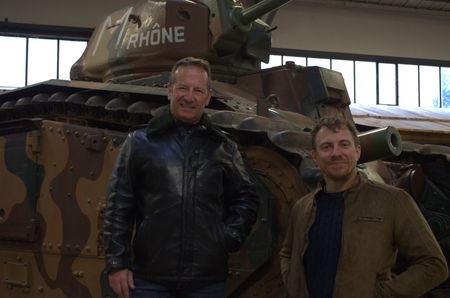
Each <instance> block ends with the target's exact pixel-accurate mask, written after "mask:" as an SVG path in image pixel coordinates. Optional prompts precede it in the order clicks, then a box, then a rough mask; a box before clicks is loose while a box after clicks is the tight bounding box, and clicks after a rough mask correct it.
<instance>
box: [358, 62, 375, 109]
mask: <svg viewBox="0 0 450 298" xmlns="http://www.w3.org/2000/svg"><path fill="white" fill-rule="evenodd" d="M376 77H377V75H376V64H375V62H363V61H355V93H356V100H355V102H356V103H357V104H364V105H376V103H377V100H376V98H377V90H376V88H377V84H376Z"/></svg>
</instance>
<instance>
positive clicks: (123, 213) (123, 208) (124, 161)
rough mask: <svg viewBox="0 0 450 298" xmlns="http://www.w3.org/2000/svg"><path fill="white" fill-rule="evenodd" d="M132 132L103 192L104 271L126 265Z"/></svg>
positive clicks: (130, 213)
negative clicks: (104, 204) (104, 203)
mask: <svg viewBox="0 0 450 298" xmlns="http://www.w3.org/2000/svg"><path fill="white" fill-rule="evenodd" d="M132 136H133V134H129V135H128V137H127V138H126V139H125V142H124V143H123V145H122V148H121V150H120V152H119V154H118V157H117V160H116V163H115V165H114V169H113V172H112V174H111V177H110V180H109V184H108V190H107V194H106V210H105V219H104V226H103V231H104V242H105V261H106V271H107V272H110V271H111V270H114V269H124V268H129V265H130V264H129V259H130V243H131V233H132V229H133V223H134V210H135V199H134V192H133V183H132V181H133V174H132V156H131V154H132V141H133V140H132Z"/></svg>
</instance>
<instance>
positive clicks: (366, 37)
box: [273, 1, 450, 61]
mask: <svg viewBox="0 0 450 298" xmlns="http://www.w3.org/2000/svg"><path fill="white" fill-rule="evenodd" d="M273 25H276V26H278V29H277V30H276V31H275V32H274V34H273V46H275V47H279V48H290V49H303V50H313V51H325V52H339V53H356V54H368V55H379V56H394V57H395V56H396V57H408V58H423V59H436V60H446V61H450V14H448V15H447V16H440V15H424V14H416V13H414V14H413V13H411V12H407V13H405V12H399V11H390V10H377V9H370V10H369V9H367V8H355V7H344V6H337V5H321V4H317V5H314V4H305V3H301V2H296V1H293V2H289V3H288V4H286V5H285V6H283V7H282V9H281V10H280V11H279V12H278V13H277V15H276V18H275V20H274V22H273Z"/></svg>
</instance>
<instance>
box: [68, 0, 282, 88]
mask: <svg viewBox="0 0 450 298" xmlns="http://www.w3.org/2000/svg"><path fill="white" fill-rule="evenodd" d="M288 1H289V0H263V1H260V2H258V3H256V4H254V5H252V6H249V7H247V8H243V7H242V6H238V5H237V4H236V3H235V1H229V0H227V1H223V0H215V1H211V0H209V1H208V0H202V1H188V0H183V1H158V0H153V1H143V2H141V3H140V4H138V5H136V6H130V7H126V8H123V9H121V10H118V11H116V12H114V13H112V14H110V15H108V16H106V17H105V19H104V21H103V22H102V23H101V24H100V25H99V26H98V27H97V29H96V30H95V31H94V33H93V36H92V38H91V40H90V42H89V45H88V47H87V48H86V51H85V52H84V54H83V56H82V57H81V58H80V60H79V61H78V62H77V63H76V64H75V65H74V66H73V68H72V71H71V78H72V79H73V80H92V81H114V82H125V81H130V80H133V79H136V78H141V77H147V76H151V75H153V74H159V73H161V72H163V71H168V70H170V68H171V67H172V65H173V64H174V62H175V61H177V60H178V59H180V58H182V57H185V56H195V57H204V58H205V59H207V60H209V61H210V62H211V67H212V72H213V77H214V78H216V79H220V80H225V81H232V80H234V79H235V76H237V75H242V74H246V73H251V72H254V71H256V70H258V69H259V68H260V63H261V61H263V62H268V60H269V54H270V49H271V33H270V31H271V30H270V28H269V26H268V25H267V24H265V23H264V22H263V21H261V20H260V19H258V18H259V17H261V16H262V15H264V14H266V13H267V12H269V11H271V10H273V9H275V8H277V7H280V6H281V5H283V4H285V3H286V2H288Z"/></svg>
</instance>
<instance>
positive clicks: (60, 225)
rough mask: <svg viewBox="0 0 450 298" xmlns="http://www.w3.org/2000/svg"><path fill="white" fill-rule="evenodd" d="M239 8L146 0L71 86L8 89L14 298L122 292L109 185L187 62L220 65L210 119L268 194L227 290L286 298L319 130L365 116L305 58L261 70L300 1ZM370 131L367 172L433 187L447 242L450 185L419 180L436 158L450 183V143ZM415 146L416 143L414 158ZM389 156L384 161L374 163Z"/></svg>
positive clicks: (0, 291)
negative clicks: (107, 215) (111, 272)
mask: <svg viewBox="0 0 450 298" xmlns="http://www.w3.org/2000/svg"><path fill="white" fill-rule="evenodd" d="M237 2H238V1H213V0H209V1H208V0H202V1H187V0H177V1H175V0H170V1H169V0H168V1H143V2H142V3H141V4H138V5H136V6H130V7H126V8H124V9H122V10H119V11H116V12H114V13H112V14H110V15H108V16H106V18H105V19H104V20H103V22H102V23H100V25H99V26H98V28H97V29H96V30H95V32H94V33H93V35H92V38H91V40H90V42H89V43H88V46H87V48H86V51H85V53H84V54H83V56H82V57H81V58H80V60H79V61H78V62H77V63H76V64H75V65H74V66H73V68H72V72H71V74H72V80H71V81H58V80H51V81H47V82H43V83H39V84H36V85H32V86H28V87H25V88H21V89H17V90H14V91H10V92H7V93H4V94H1V95H0V104H1V106H0V175H1V176H0V177H1V179H0V189H1V190H2V191H1V194H0V264H1V265H0V266H1V270H0V279H1V281H2V283H1V285H0V296H1V297H114V295H113V294H112V293H111V290H110V289H109V287H108V286H107V283H106V279H105V276H104V274H103V273H102V272H103V266H104V251H103V248H104V247H103V242H102V239H103V235H102V223H103V211H104V207H105V192H106V184H107V181H108V178H109V175H110V173H111V171H112V167H113V164H114V161H115V158H116V156H117V154H118V151H119V148H120V145H121V144H122V142H123V140H124V138H125V136H126V134H127V132H128V131H130V130H132V129H134V128H136V127H139V126H140V125H144V124H145V123H147V122H148V120H149V119H150V118H151V117H152V114H153V113H154V111H155V110H156V109H157V108H158V107H160V106H162V105H165V104H167V103H168V101H167V91H166V86H167V82H168V76H169V71H170V68H171V66H172V65H173V63H174V62H175V61H176V60H178V59H179V58H182V57H184V56H187V55H191V56H196V57H203V58H205V59H207V60H209V61H210V62H211V65H212V71H213V85H212V86H213V93H214V94H213V98H212V100H211V103H210V105H209V107H208V108H209V109H208V113H209V114H210V115H211V118H212V120H213V121H214V122H215V123H216V124H217V125H219V126H220V127H222V128H223V130H225V131H226V132H228V133H229V134H230V136H231V137H233V138H235V139H236V140H237V142H238V144H239V146H240V150H241V151H242V152H243V154H244V156H245V158H246V159H247V160H248V161H249V163H250V165H251V166H252V168H253V170H254V172H255V173H256V176H257V177H258V181H257V183H258V191H259V193H260V194H261V197H262V202H261V208H260V211H259V220H258V223H257V224H256V225H255V227H254V229H253V231H252V234H251V236H250V237H249V239H248V241H247V242H246V245H245V247H244V248H243V249H242V250H241V251H239V252H238V253H236V254H233V255H232V257H231V259H230V272H229V280H228V294H229V296H230V297H284V292H283V287H282V284H281V278H280V273H279V264H278V249H279V247H280V244H281V241H282V239H283V237H284V232H285V230H286V225H287V220H288V216H289V210H290V208H291V207H292V205H293V204H294V203H295V201H296V200H297V199H298V198H299V197H300V196H302V195H303V194H305V193H306V192H308V191H309V190H310V189H311V188H313V187H314V186H315V185H316V183H317V179H318V175H319V174H318V171H317V169H316V168H315V166H314V165H313V163H312V161H311V159H310V149H311V147H310V146H311V145H310V137H309V131H310V129H311V127H312V126H313V124H314V122H315V121H316V120H317V119H318V118H319V117H320V116H322V115H325V114H327V113H341V114H342V115H344V116H345V117H347V118H348V119H352V115H351V114H350V110H349V108H348V106H349V104H350V100H349V97H348V94H347V91H346V88H345V84H344V80H343V78H342V75H341V74H340V73H337V72H335V71H331V70H328V69H323V68H319V67H308V68H305V67H301V66H297V65H295V64H293V63H287V64H286V65H284V66H279V67H274V68H271V69H265V70H261V69H260V62H261V61H264V62H267V61H268V58H269V52H270V47H271V43H270V32H271V30H272V29H271V28H270V27H269V25H267V24H266V23H264V22H263V21H261V20H260V19H258V18H259V17H261V16H262V15H263V14H265V13H267V12H269V11H273V9H275V8H277V7H279V6H281V5H282V4H284V3H285V2H287V1H286V0H284V1H279V0H264V1H259V2H257V3H256V4H254V5H250V6H246V8H243V6H242V5H239V3H237ZM248 2H250V1H248ZM247 5H248V3H247ZM358 128H359V129H360V131H361V135H360V136H361V141H362V146H363V154H364V156H363V157H362V159H363V160H362V161H363V162H369V163H365V164H364V165H362V167H365V168H366V171H367V172H369V174H371V175H372V176H373V177H374V178H376V179H384V181H385V182H387V183H392V184H395V183H397V181H409V180H408V179H413V180H414V179H416V180H414V181H419V180H420V179H422V180H420V181H422V182H423V184H422V185H423V187H422V188H421V189H419V190H411V189H409V191H410V192H412V193H414V191H415V192H416V193H414V194H415V195H416V198H417V200H418V201H419V202H422V203H424V206H428V207H427V209H426V210H428V211H432V212H433V214H435V215H436V214H438V216H437V217H436V216H434V217H433V216H430V217H429V218H430V219H431V222H433V223H434V224H435V225H434V231H435V233H436V235H439V238H440V239H444V240H445V239H447V238H446V237H448V236H449V234H448V233H447V232H448V231H449V229H448V225H447V224H446V223H447V222H446V221H445V220H446V218H448V215H449V214H450V208H449V206H448V205H447V204H448V203H447V202H448V201H449V192H448V189H447V190H446V191H445V190H442V191H441V189H442V188H440V187H441V186H442V183H441V184H438V183H434V182H432V180H431V179H428V178H424V177H425V175H423V176H421V177H422V178H420V177H419V175H417V174H415V175H413V174H411V173H412V172H414V173H419V171H420V170H417V169H418V168H417V161H418V160H419V161H424V160H427V161H429V162H430V163H429V164H437V163H442V167H443V168H444V169H446V170H445V171H447V172H445V171H444V173H445V174H446V175H447V177H448V176H450V175H449V173H448V159H449V158H450V157H449V156H450V154H448V153H447V151H445V150H446V149H445V150H444V151H443V152H441V153H439V154H424V153H423V152H421V151H420V150H417V146H412V147H411V146H409V147H408V143H405V142H402V141H401V138H400V135H399V134H398V132H397V131H396V129H395V128H393V127H385V128H381V129H378V130H370V131H366V130H367V128H362V127H358ZM405 144H406V145H407V146H405ZM402 146H403V147H406V148H412V149H410V150H409V151H408V150H406V151H405V150H403V152H402ZM442 157H444V158H442ZM379 159H383V160H385V161H384V162H379V161H375V162H370V161H374V160H379ZM433 159H434V160H433ZM387 160H388V161H389V162H387ZM406 163H408V164H409V163H412V164H414V165H415V166H416V168H414V167H413V166H408V167H405V164H406ZM422 164H423V163H422ZM446 167H447V168H446ZM403 172H406V173H407V174H408V173H409V174H411V175H409V176H406V175H407V174H406V175H402V173H403ZM422 172H423V169H422ZM405 177H407V178H408V177H409V178H408V179H405ZM426 177H429V176H426ZM417 179H419V180H417ZM402 185H403V186H404V187H405V188H407V187H408V185H419V184H417V183H416V182H412V183H409V184H408V183H406V184H402ZM424 210H425V209H424ZM436 218H438V219H439V220H435V219H436ZM444 219H445V220H444ZM433 220H434V221H433ZM449 222H450V221H449ZM445 241H447V240H445ZM442 243H444V242H442ZM445 243H450V241H447V242H445ZM445 243H444V244H443V245H445ZM447 251H448V250H447Z"/></svg>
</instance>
